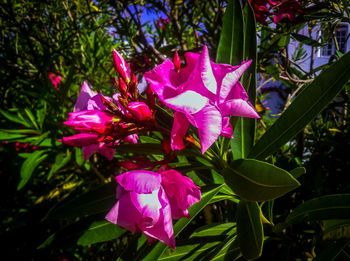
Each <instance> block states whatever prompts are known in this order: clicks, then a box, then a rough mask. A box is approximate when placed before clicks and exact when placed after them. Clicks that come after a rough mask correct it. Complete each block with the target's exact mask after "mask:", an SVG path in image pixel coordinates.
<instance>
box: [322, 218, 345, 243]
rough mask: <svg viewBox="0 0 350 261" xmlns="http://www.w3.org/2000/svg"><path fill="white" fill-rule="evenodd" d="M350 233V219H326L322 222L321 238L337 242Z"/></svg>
mask: <svg viewBox="0 0 350 261" xmlns="http://www.w3.org/2000/svg"><path fill="white" fill-rule="evenodd" d="M349 232H350V219H328V220H324V221H323V222H322V238H323V240H325V239H330V240H338V239H340V238H346V237H347V235H349Z"/></svg>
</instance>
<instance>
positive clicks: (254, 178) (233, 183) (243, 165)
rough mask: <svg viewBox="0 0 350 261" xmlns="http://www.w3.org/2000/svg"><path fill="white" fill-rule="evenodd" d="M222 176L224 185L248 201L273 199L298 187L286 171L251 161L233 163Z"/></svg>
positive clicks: (264, 163)
mask: <svg viewBox="0 0 350 261" xmlns="http://www.w3.org/2000/svg"><path fill="white" fill-rule="evenodd" d="M223 175H224V178H225V182H226V184H227V185H228V186H229V187H230V188H231V189H232V190H233V191H234V192H235V193H236V194H237V195H238V196H240V197H242V198H243V199H245V200H248V201H266V200H271V199H275V198H278V197H281V196H283V195H284V194H286V193H287V192H289V191H291V190H293V189H295V188H297V187H298V186H299V185H300V184H299V182H298V181H297V180H296V179H295V178H293V176H291V175H290V174H289V173H288V172H287V171H285V170H283V169H280V168H278V167H276V166H274V165H271V164H269V163H266V162H262V161H257V160H253V159H244V160H243V159H241V160H235V161H233V163H232V165H231V168H226V169H224V170H223Z"/></svg>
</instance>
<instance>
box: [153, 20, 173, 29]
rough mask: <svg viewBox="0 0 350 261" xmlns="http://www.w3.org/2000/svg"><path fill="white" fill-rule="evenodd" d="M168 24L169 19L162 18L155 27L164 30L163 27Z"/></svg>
mask: <svg viewBox="0 0 350 261" xmlns="http://www.w3.org/2000/svg"><path fill="white" fill-rule="evenodd" d="M169 23H170V19H169V18H163V17H160V18H159V19H158V20H157V22H156V25H157V26H158V27H159V28H160V29H163V30H164V29H165V27H166V26H167V25H168V24H169Z"/></svg>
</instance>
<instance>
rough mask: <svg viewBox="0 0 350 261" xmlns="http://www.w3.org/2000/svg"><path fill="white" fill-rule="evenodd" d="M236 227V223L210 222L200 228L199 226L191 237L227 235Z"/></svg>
mask: <svg viewBox="0 0 350 261" xmlns="http://www.w3.org/2000/svg"><path fill="white" fill-rule="evenodd" d="M235 227H236V223H233V222H227V223H216V224H209V225H206V226H203V227H200V228H197V229H196V230H195V231H194V232H193V234H192V235H191V237H205V236H218V235H226V234H227V233H228V232H229V231H230V230H232V229H233V228H235Z"/></svg>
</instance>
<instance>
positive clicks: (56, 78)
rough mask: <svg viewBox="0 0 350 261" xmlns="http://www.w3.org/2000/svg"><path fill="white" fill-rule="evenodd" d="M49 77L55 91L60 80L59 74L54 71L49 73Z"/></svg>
mask: <svg viewBox="0 0 350 261" xmlns="http://www.w3.org/2000/svg"><path fill="white" fill-rule="evenodd" d="M49 78H50V80H51V82H52V84H53V85H54V87H55V89H56V91H58V84H59V83H60V82H61V76H59V75H56V74H55V73H49Z"/></svg>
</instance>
